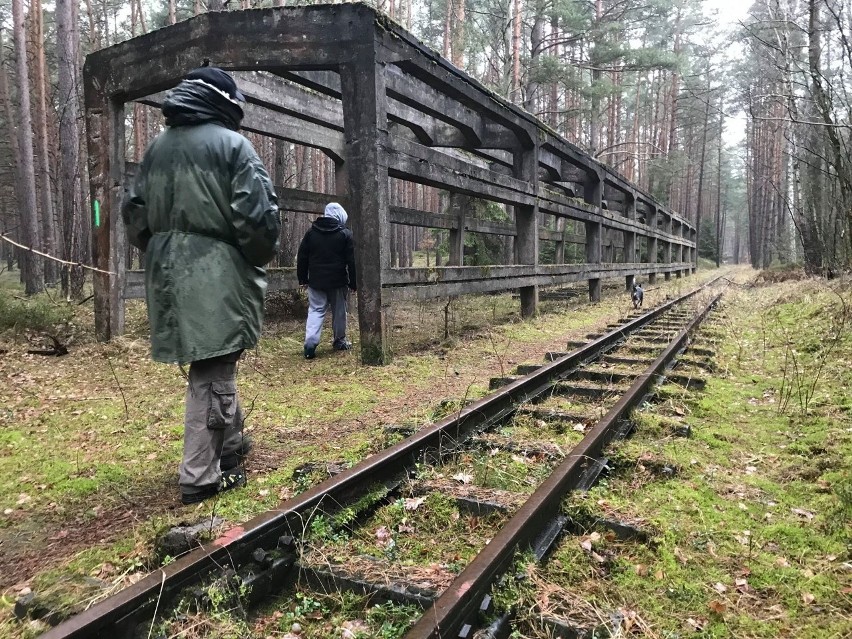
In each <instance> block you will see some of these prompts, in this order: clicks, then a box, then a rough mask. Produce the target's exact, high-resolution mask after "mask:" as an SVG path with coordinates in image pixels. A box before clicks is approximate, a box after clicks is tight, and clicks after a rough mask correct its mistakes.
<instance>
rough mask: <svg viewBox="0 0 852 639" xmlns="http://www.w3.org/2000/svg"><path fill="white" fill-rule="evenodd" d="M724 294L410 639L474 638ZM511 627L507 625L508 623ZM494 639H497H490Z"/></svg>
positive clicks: (583, 443) (524, 507)
mask: <svg viewBox="0 0 852 639" xmlns="http://www.w3.org/2000/svg"><path fill="white" fill-rule="evenodd" d="M721 295H722V294H721V293H719V294H717V295H716V296H714V297H713V299H712V300H711V301H710V302H709V303H708V304H707V305H705V306H704V307H703V308H702V309H701V310H700V311H699V312H698V313H697V314H696V315H695V317H693V319H692V320H691V321H690V322H689V324H688V325H687V326H686V327H685V328H684V329H683V330H681V331H680V332H679V333H678V334H677V336H675V338H674V340H673V341H672V342H671V343H670V344H669V346H668V347H666V349H665V350H664V351H663V352H662V353H661V354H660V356H659V357H658V358H657V359H656V360H654V362H653V363H652V364H651V365H650V366H649V367H648V368H647V369H646V370H645V371H644V372H643V373H642V374H641V375H639V376H638V377H637V378H636V380H635V381H634V382H633V384H632V385H631V386H630V388H629V389H628V391H627V392H626V393H625V394H624V395H623V396H622V397H621V398H620V399H619V400H618V402H617V403H616V404H615V406H613V407H612V408H611V409H610V410H609V411H608V412H607V414H606V415H605V416H604V417H603V418H602V419H601V420H600V421H599V422H598V423H597V424H595V426H594V427H593V428H592V430H590V431H589V432H588V434H587V435H586V436H585V437H584V438H583V439H582V440H581V441H580V443H579V444H578V445H577V446H576V447H575V448H574V449H573V450H572V451H571V453H570V454H569V456H568V457H567V458H566V460H565V461H564V462H562V463H561V464H560V465H559V466H557V468H556V469H555V470H554V471H553V473H552V474H551V475H550V476H549V477H548V478H547V479H546V480H545V481H544V482H543V483H542V484H541V485H540V486H539V487H538V488H537V489H536V490H535V492H533V494H532V495H531V496H530V498H529V499H528V500H527V501H526V502H525V503H524V504H523V505H522V506H521V507H520V508H519V509H518V510H517V512H515V514H514V515H513V516H512V518H511V519H510V520H509V521H508V522H507V523H506V524H505V525H504V526H503V527H502V528H501V529H500V531H499V532H498V533H497V534H496V535H495V536H494V537H493V538H492V539H491V541H489V542H488V545H487V546H485V548H483V550H482V551H481V552H480V553H479V554H477V555H476V557H475V558H474V559H473V561H472V562H471V563H470V564H468V565H467V567H466V568H465V569H464V570H463V571H462V572H461V573H460V574H459V575H458V577H456V579H455V580H454V581H453V582H452V583H451V584H450V585H449V586H448V587H447V589H446V590H445V591H444V592H443V593H442V594H441V596H440V597H439V598H438V599H436V600H435V602H434V603H433V604H432V607H431V608H429V609H428V610H427V611H426V612H425V613H424V614H423V616H422V617H421V618H420V620H419V621H418V622H417V623H416V624H415V625H414V626H413V627H412V629H411V630H410V631H409V632H408V633H407V634H406V635H405V639H439V638H442V637H443V638H448V637H453V638H457V637H462V636H472V634H460V631H461V630H462V629H463V627H464V626H465V625H467V624H470V625H473V624H474V623H475V620H474V618H475V616H476V615H477V614H478V613H479V610H480V607H481V604H482V601H483V598H484V597H485V596H486V595H488V594H489V591H490V589H491V586H492V584H493V583H494V581H495V579H496V578H497V577H499V576H500V575H501V574H503V573H505V572H506V570H507V569H508V568H509V567H510V564H511V562H512V560H513V558H514V557H515V555H516V552H517V551H518V550H524V549H526V548H531V547H532V546H533V544H534V543H535V541H536V539H537V537H538V536H539V535H540V534H541V533H542V531H545V530H548V529H549V528H552V522H553V521H554V520H555V519H557V518H558V516H559V513H560V508H561V504H562V500H563V499H564V497H565V495H566V494H567V493H568V492H569V491H570V490H572V489H573V488H575V487H576V486H577V485H578V484H579V482H580V481H581V479H582V477H583V474H584V472H585V471H586V469H587V468H588V467H589V466H590V465H591V464H593V463H595V460H597V459H599V458H600V457H601V454H602V451H603V449H604V448H605V447H606V445H607V444H608V443H609V442H610V441H611V439H612V437H613V436H614V435H615V433H616V426H617V424H618V423H619V422H620V421H621V420H623V419H624V418H625V417H626V416H627V415H628V413H629V412H630V411H631V410H632V409H633V408H634V407H636V406H637V405H638V404H639V403H640V402H641V401H642V400H643V399H644V397H645V396H646V395H647V394H648V391H649V390H650V389H651V387H652V386H653V384H654V380H655V378H657V377H658V376H660V375H661V374H662V373H663V372H664V371H665V369H666V368H667V366H668V365H669V364H670V363H671V361H672V360H673V359H674V358H675V356H676V355H677V354H678V353H679V352H680V351H681V350H682V349H683V348H684V347H685V345H686V342H687V340H688V339H689V334H690V332H691V331H692V330H694V329H695V327H696V326H698V324H700V323H701V321H702V320H703V319H704V318H705V317H706V315H707V314H708V313H709V312H710V310H711V309H712V307H713V306H714V305H715V304H716V302H718V300H719V298H720V297H721ZM504 623H505V622H504ZM488 636H493V635H488Z"/></svg>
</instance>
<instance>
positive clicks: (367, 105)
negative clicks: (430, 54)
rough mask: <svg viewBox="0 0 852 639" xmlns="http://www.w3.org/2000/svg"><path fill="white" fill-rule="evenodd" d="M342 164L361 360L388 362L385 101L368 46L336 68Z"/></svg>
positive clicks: (382, 83) (381, 70)
mask: <svg viewBox="0 0 852 639" xmlns="http://www.w3.org/2000/svg"><path fill="white" fill-rule="evenodd" d="M340 87H341V94H342V101H343V123H344V137H345V140H346V148H345V152H346V164H347V166H348V171H347V172H348V178H349V194H350V202H351V207H352V210H351V211H350V213H351V218H350V219H351V220H352V231H353V234H354V236H355V262H356V266H357V269H358V324H359V327H360V330H361V361H363V362H364V363H365V364H386V363H388V362H389V361H390V353H389V351H388V345H387V335H386V331H385V310H386V309H385V308H384V303H383V298H382V294H383V292H382V281H383V278H384V274H385V271H386V270H388V269H389V268H390V260H389V257H390V255H389V251H388V249H389V247H390V222H389V217H388V204H389V202H388V161H387V156H386V153H385V150H384V149H385V148H386V147H387V145H388V142H387V139H386V138H387V129H388V122H387V104H386V102H387V100H386V95H385V77H384V65H383V64H381V63H376V62H375V61H374V52H373V49H372V47H370V48H368V49H366V48H365V50H364V51H362V52H356V53H355V54H354V55H353V57H352V60H351V61H350V62H348V63H346V64H342V65H340Z"/></svg>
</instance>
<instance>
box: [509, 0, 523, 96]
mask: <svg viewBox="0 0 852 639" xmlns="http://www.w3.org/2000/svg"><path fill="white" fill-rule="evenodd" d="M514 8H515V9H514V17H513V19H512V24H513V28H512V93H511V97H512V100H513V101H515V102H517V101H519V100H520V98H521V95H520V93H521V0H514Z"/></svg>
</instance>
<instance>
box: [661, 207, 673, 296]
mask: <svg viewBox="0 0 852 639" xmlns="http://www.w3.org/2000/svg"><path fill="white" fill-rule="evenodd" d="M663 220H664V221H663V228H664V230H665V231H666V233H668V234H669V235H671V234H672V220H673V218H672V216H671V215H666V216H665V217H664V218H663ZM665 251H666V264H667V265H668V266H671V264H672V243H671V241H667V242H666V246H665ZM665 279H666V281H667V282H668V281H669V280H670V279H672V272H671V271H666V275H665Z"/></svg>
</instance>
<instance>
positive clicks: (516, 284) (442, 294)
mask: <svg viewBox="0 0 852 639" xmlns="http://www.w3.org/2000/svg"><path fill="white" fill-rule="evenodd" d="M573 266H575V267H577V269H578V270H576V271H568V272H563V273H558V274H540V275H529V276H525V277H517V278H496V279H492V278H487V279H480V280H468V281H441V282H435V283H433V284H422V285H417V284H415V285H407V286H389V287H387V288H386V297H387V298H388V299H389V300H390V301H391V302H398V301H404V300H427V299H435V298H446V297H449V296H454V295H470V294H474V293H496V292H500V291H509V290H514V289H517V288H521V287H525V286H556V285H559V284H567V283H570V282H582V281H584V280H592V279H598V280H600V279H606V278H617V277H624V276H626V275H628V274H630V273H635V274H639V275H645V274H650V273H652V272H656V273H662V272H666V271H671V272H682V271H683V270H684V269H685V268H687V269H688V268H689V266H690V264H689V263H688V262H687V263H683V264H671V265H662V264H658V265H650V264H643V265H636V264H613V265H611V267H612V268H609V266H610V265H606V264H576V265H573Z"/></svg>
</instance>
